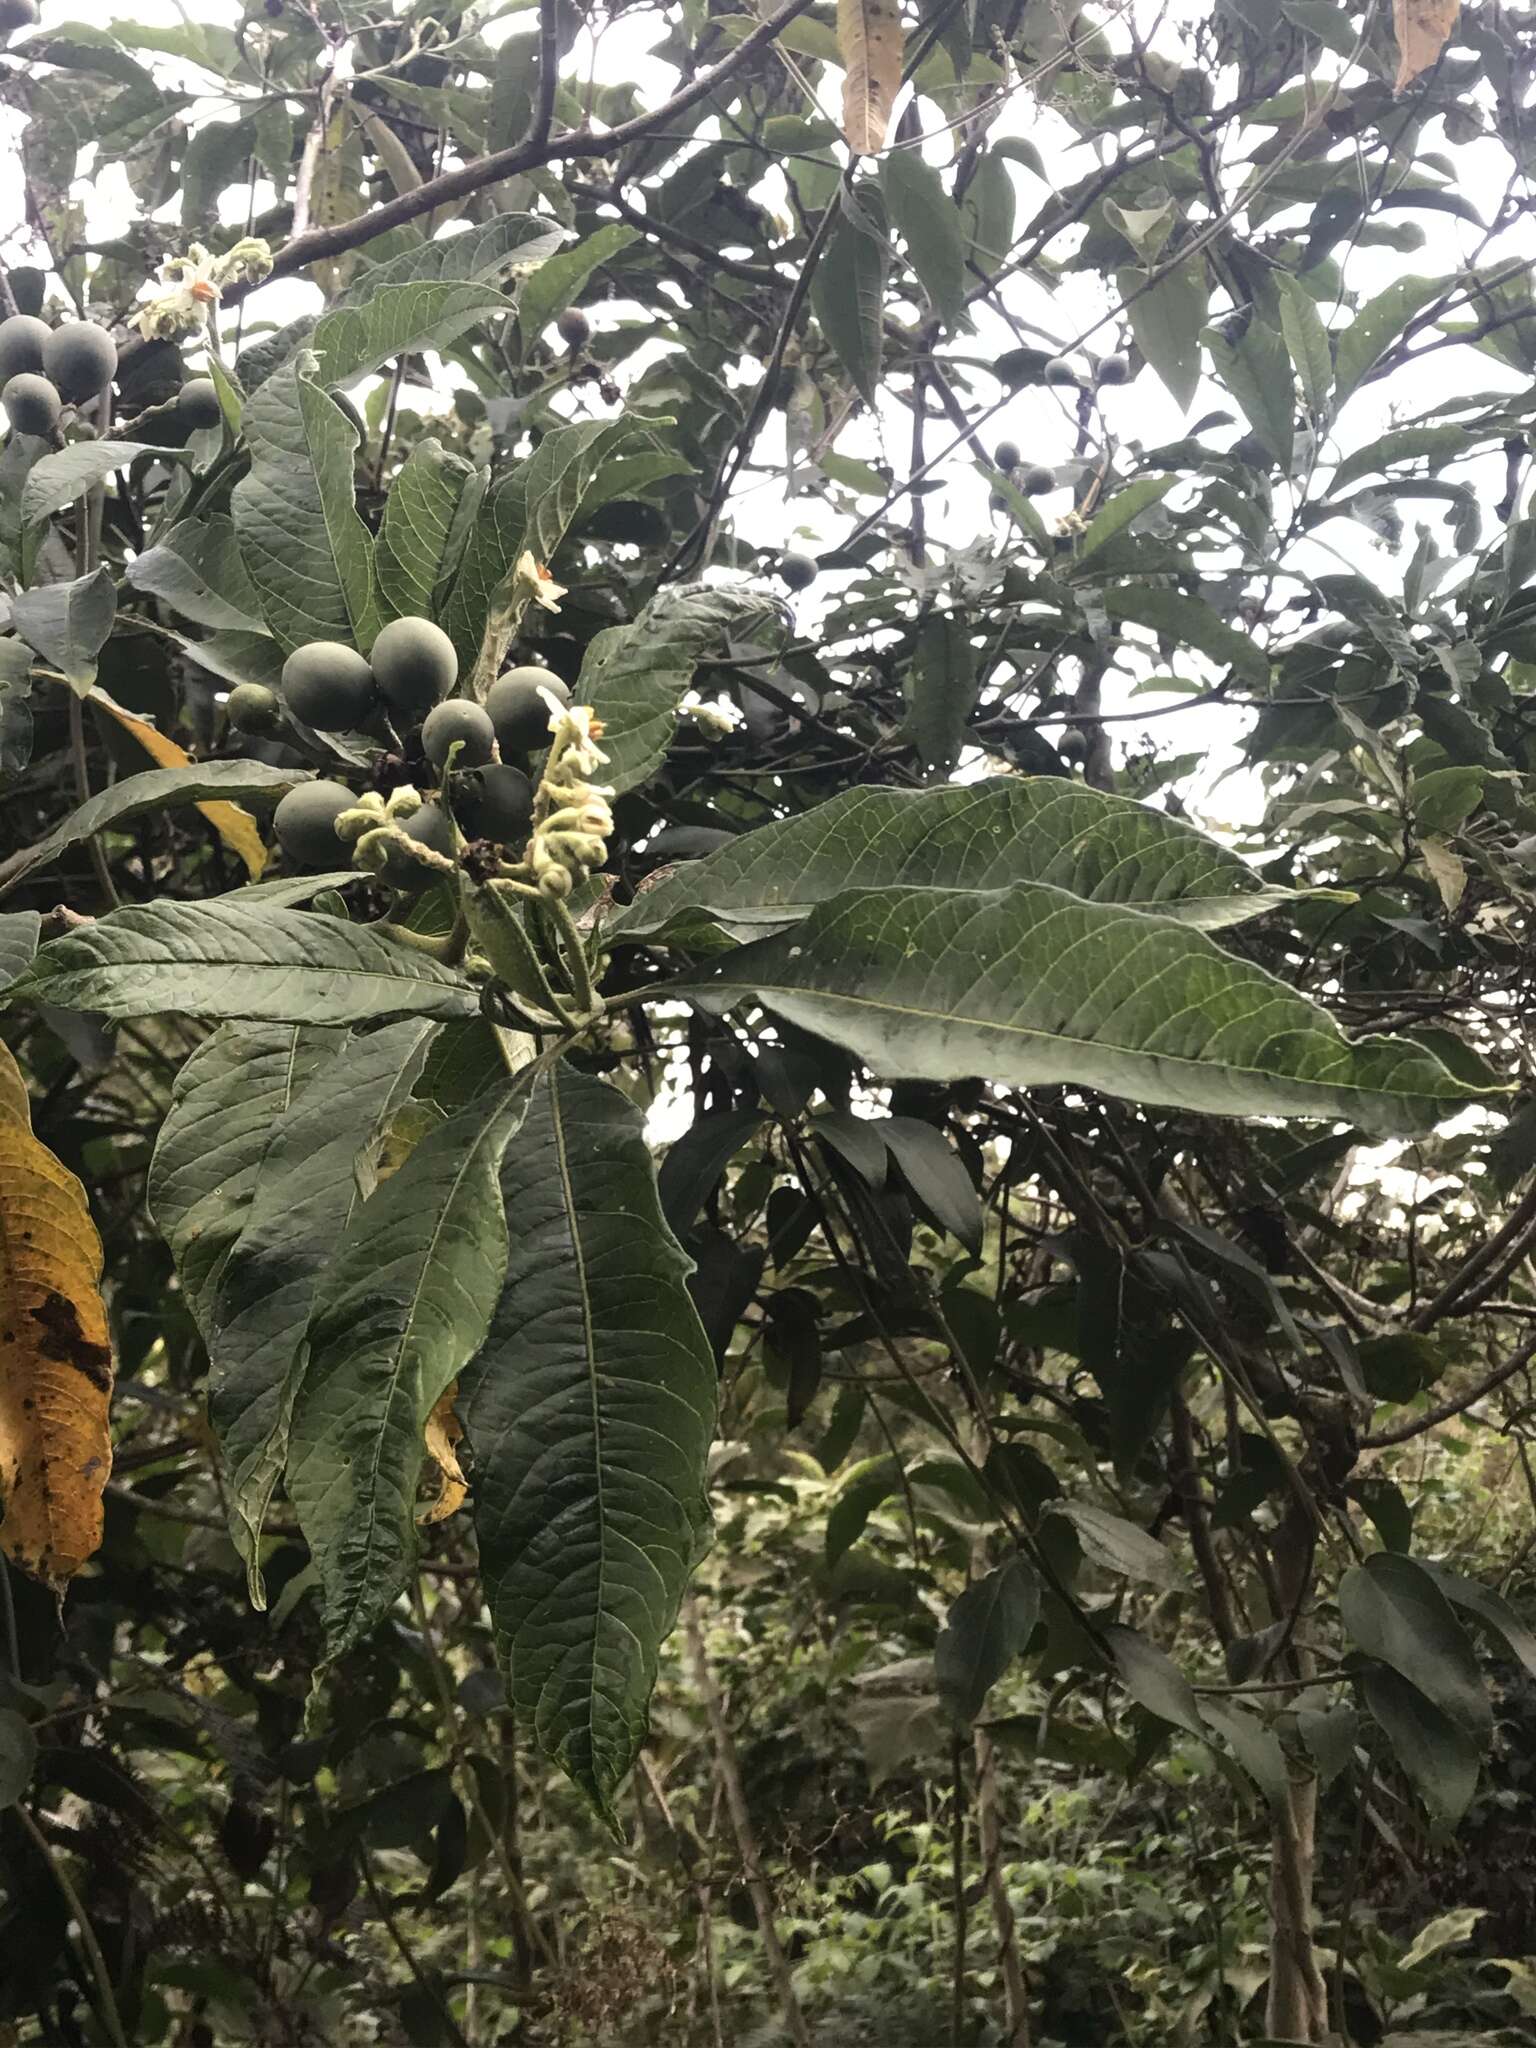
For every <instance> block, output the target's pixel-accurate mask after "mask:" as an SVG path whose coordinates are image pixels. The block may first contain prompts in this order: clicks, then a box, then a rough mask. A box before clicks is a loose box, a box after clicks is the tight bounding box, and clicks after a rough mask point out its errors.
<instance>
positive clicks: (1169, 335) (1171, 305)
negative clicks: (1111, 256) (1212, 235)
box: [1115, 263, 1211, 412]
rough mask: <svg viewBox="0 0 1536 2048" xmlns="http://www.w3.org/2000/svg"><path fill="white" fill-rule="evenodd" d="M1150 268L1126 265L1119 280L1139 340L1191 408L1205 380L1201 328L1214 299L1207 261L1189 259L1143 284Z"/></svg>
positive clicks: (1183, 406) (1177, 398)
mask: <svg viewBox="0 0 1536 2048" xmlns="http://www.w3.org/2000/svg"><path fill="white" fill-rule="evenodd" d="M1148 275H1149V273H1148V272H1147V271H1145V270H1129V269H1127V270H1121V271H1117V272H1116V274H1115V284H1116V288H1117V289H1118V291H1119V293H1120V296H1121V298H1122V299H1123V300H1125V301H1126V311H1127V313H1128V314H1129V315H1130V321H1131V332H1132V333H1133V334H1134V335H1135V337H1136V344H1137V346H1138V347H1139V348H1140V350H1141V352H1142V354H1143V355H1144V356H1145V357H1146V359H1147V361H1148V362H1149V363H1150V364H1151V365H1152V368H1153V369H1154V370H1155V371H1156V373H1157V375H1158V376H1159V377H1160V378H1161V379H1162V381H1163V383H1164V385H1166V387H1167V389H1168V392H1169V394H1170V396H1171V397H1172V398H1173V401H1174V403H1175V404H1176V405H1177V406H1178V407H1179V409H1180V410H1181V411H1183V412H1188V411H1189V408H1190V405H1191V403H1192V401H1193V399H1194V396H1195V392H1196V391H1197V390H1198V388H1199V385H1200V331H1201V329H1202V328H1203V327H1204V326H1205V319H1206V313H1207V311H1208V309H1209V306H1210V302H1211V294H1210V287H1209V286H1208V285H1207V283H1206V281H1205V265H1204V264H1203V263H1184V264H1181V265H1180V266H1179V267H1178V268H1177V269H1176V270H1170V271H1169V272H1168V274H1167V275H1166V276H1165V277H1161V278H1159V279H1158V281H1157V283H1156V284H1154V285H1152V286H1151V287H1150V288H1147V289H1143V287H1144V285H1145V283H1146V279H1147V277H1148Z"/></svg>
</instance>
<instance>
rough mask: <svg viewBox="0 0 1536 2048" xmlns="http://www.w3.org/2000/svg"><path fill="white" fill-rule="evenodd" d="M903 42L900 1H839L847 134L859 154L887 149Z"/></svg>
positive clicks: (838, 35) (845, 137) (844, 114)
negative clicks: (886, 135) (886, 137)
mask: <svg viewBox="0 0 1536 2048" xmlns="http://www.w3.org/2000/svg"><path fill="white" fill-rule="evenodd" d="M904 41H905V37H904V34H903V31H902V26H901V8H900V6H899V5H898V0H837V47H838V50H839V52H840V53H841V55H842V59H843V70H844V74H845V76H844V79H843V137H844V140H845V141H846V142H847V144H848V147H849V148H850V149H851V150H852V151H853V153H854V155H855V156H877V155H878V154H879V152H880V151H881V150H882V149H883V148H884V147H885V132H886V130H887V128H889V127H890V125H891V107H892V105H893V104H894V102H895V98H896V94H897V93H898V91H899V90H900V88H901V58H902V47H903V44H904Z"/></svg>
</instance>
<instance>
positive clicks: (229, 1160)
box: [148, 1024, 332, 1340]
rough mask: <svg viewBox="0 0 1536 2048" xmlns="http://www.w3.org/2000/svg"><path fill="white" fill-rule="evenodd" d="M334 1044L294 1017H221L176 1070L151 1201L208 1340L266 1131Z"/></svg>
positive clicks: (154, 1166) (268, 1134) (157, 1151)
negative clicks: (261, 1021)
mask: <svg viewBox="0 0 1536 2048" xmlns="http://www.w3.org/2000/svg"><path fill="white" fill-rule="evenodd" d="M331 1044H332V1040H331V1038H330V1035H329V1034H328V1033H325V1032H301V1031H300V1030H299V1029H298V1028H297V1027H296V1026H294V1025H292V1024H286V1025H268V1026H266V1027H265V1028H252V1027H248V1026H242V1025H234V1024H226V1025H224V1026H223V1027H222V1028H221V1029H219V1030H218V1031H215V1032H213V1033H212V1034H211V1035H210V1036H209V1037H207V1038H205V1039H204V1040H203V1042H202V1044H201V1045H200V1046H199V1047H198V1048H197V1050H196V1052H194V1053H193V1055H192V1057H191V1058H190V1059H189V1060H188V1061H187V1062H186V1064H185V1066H183V1068H182V1070H181V1072H180V1073H179V1074H178V1075H177V1076H176V1086H175V1089H174V1091H173V1093H172V1096H171V1106H170V1109H169V1111H168V1112H167V1114H166V1119H165V1122H164V1123H163V1124H162V1125H161V1126H160V1136H159V1138H158V1139H157V1141H156V1144H155V1156H154V1159H153V1161H152V1162H151V1164H150V1169H149V1188H148V1204H149V1213H150V1216H151V1218H152V1220H153V1222H154V1225H155V1228H156V1229H157V1230H158V1231H159V1233H160V1235H161V1236H162V1237H163V1238H164V1239H165V1241H166V1243H167V1245H169V1247H170V1252H171V1257H172V1258H173V1259H174V1260H175V1262H176V1271H177V1273H178V1275H179V1276H180V1279H181V1291H182V1293H183V1295H184V1296H185V1297H186V1302H187V1307H188V1308H189V1309H190V1310H191V1313H192V1319H193V1321H194V1322H195V1323H196V1324H197V1327H198V1329H199V1330H200V1331H201V1332H202V1334H203V1337H204V1339H205V1340H207V1339H208V1338H209V1337H210V1336H211V1334H212V1331H213V1327H214V1324H213V1305H214V1300H215V1296H216V1293H217V1289H218V1282H219V1275H220V1273H221V1272H222V1271H223V1268H224V1261H225V1260H226V1259H227V1258H228V1256H229V1253H230V1250H231V1248H232V1247H233V1245H234V1243H235V1240H236V1239H237V1238H238V1237H239V1235H240V1232H241V1231H242V1230H243V1229H244V1227H245V1220H246V1215H247V1213H248V1211H249V1208H250V1202H251V1196H252V1194H253V1192H254V1190H255V1187H256V1174H257V1170H258V1168H259V1167H260V1165H261V1161H262V1156H263V1154H264V1153H265V1151H266V1149H267V1143H268V1140H269V1139H270V1138H271V1136H272V1132H273V1129H274V1127H275V1126H276V1124H277V1123H278V1122H279V1120H280V1119H281V1118H282V1117H283V1116H284V1114H285V1113H286V1112H287V1109H288V1106H289V1104H290V1103H291V1102H292V1100H293V1098H294V1096H295V1095H296V1094H297V1093H298V1091H299V1089H300V1088H302V1087H303V1085H304V1083H305V1082H306V1081H307V1080H308V1079H309V1077H310V1075H311V1074H312V1073H313V1072H314V1071H315V1069H316V1067H317V1065H318V1064H319V1063H320V1062H321V1061H322V1060H323V1059H324V1058H325V1057H326V1056H327V1054H328V1052H329V1050H330V1047H331Z"/></svg>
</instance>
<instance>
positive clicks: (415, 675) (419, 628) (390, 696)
mask: <svg viewBox="0 0 1536 2048" xmlns="http://www.w3.org/2000/svg"><path fill="white" fill-rule="evenodd" d="M370 658H371V660H372V662H373V673H374V679H375V681H376V682H377V683H378V686H379V690H380V693H381V695H382V696H383V698H384V701H385V703H386V704H387V705H388V706H389V708H390V710H391V711H393V712H396V713H398V714H399V716H400V717H402V718H404V719H407V720H408V721H409V722H410V723H411V724H413V725H414V724H417V723H418V722H419V721H420V720H421V719H422V718H424V717H425V716H426V714H427V712H429V711H430V710H431V709H432V706H433V705H434V704H435V703H437V701H438V699H439V698H441V697H446V696H447V694H448V692H449V691H450V690H451V689H452V688H453V686H454V684H455V683H456V682H457V681H458V679H459V657H458V655H457V654H456V653H455V652H454V647H453V642H452V641H451V640H450V639H449V638H448V635H447V634H446V633H445V632H444V631H443V629H442V627H441V626H434V625H433V623H432V621H431V620H430V619H391V621H390V623H389V624H388V625H387V626H386V627H385V628H384V630H383V632H382V633H381V634H380V635H379V637H378V639H377V640H375V641H374V643H373V652H372V655H371V657H370Z"/></svg>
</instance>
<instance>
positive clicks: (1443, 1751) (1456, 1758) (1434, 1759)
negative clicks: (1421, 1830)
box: [1360, 1664, 1478, 1830]
mask: <svg viewBox="0 0 1536 2048" xmlns="http://www.w3.org/2000/svg"><path fill="white" fill-rule="evenodd" d="M1360 1689H1361V1691H1362V1693H1363V1694H1364V1696H1365V1704H1366V1706H1367V1708H1368V1709H1369V1711H1370V1715H1371V1718H1372V1720H1373V1721H1375V1723H1376V1725H1377V1726H1378V1727H1379V1728H1380V1729H1381V1731H1382V1733H1383V1734H1384V1735H1385V1736H1386V1738H1387V1741H1388V1743H1389V1744H1390V1745H1391V1748H1392V1754H1393V1755H1394V1756H1395V1757H1396V1759H1397V1761H1398V1763H1399V1764H1400V1765H1401V1766H1402V1768H1403V1770H1404V1772H1405V1773H1406V1775H1407V1777H1408V1779H1409V1780H1410V1782H1411V1783H1412V1785H1413V1786H1414V1788H1415V1790H1416V1791H1417V1792H1418V1794H1419V1797H1420V1798H1421V1799H1422V1800H1423V1801H1424V1805H1425V1807H1426V1808H1427V1810H1428V1812H1429V1815H1430V1818H1431V1819H1432V1820H1433V1821H1434V1822H1435V1823H1436V1824H1437V1826H1438V1827H1439V1828H1441V1829H1442V1830H1445V1829H1450V1828H1453V1827H1454V1826H1455V1825H1456V1823H1457V1821H1459V1820H1460V1819H1461V1817H1462V1815H1463V1814H1464V1813H1465V1812H1466V1810H1467V1808H1468V1807H1469V1806H1470V1805H1471V1803H1472V1795H1473V1793H1474V1792H1475V1791H1476V1790H1477V1762H1478V1759H1477V1744H1476V1743H1475V1742H1474V1741H1473V1739H1472V1738H1471V1736H1469V1735H1468V1734H1467V1733H1466V1731H1465V1730H1464V1729H1463V1728H1461V1727H1459V1726H1458V1725H1457V1723H1456V1722H1455V1721H1453V1720H1451V1718H1450V1717H1449V1715H1447V1714H1444V1713H1442V1712H1441V1710H1440V1709H1439V1707H1437V1706H1436V1705H1435V1703H1434V1702H1433V1700H1431V1699H1429V1698H1427V1697H1426V1696H1425V1694H1424V1693H1422V1692H1420V1690H1419V1688H1418V1687H1417V1686H1416V1685H1413V1684H1411V1683H1410V1681H1409V1680H1408V1679H1406V1678H1404V1677H1402V1676H1401V1674H1400V1673H1398V1672H1396V1671H1394V1670H1392V1669H1391V1667H1390V1666H1388V1665H1386V1664H1369V1665H1367V1666H1366V1668H1365V1670H1364V1671H1363V1672H1362V1673H1361V1676H1360Z"/></svg>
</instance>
